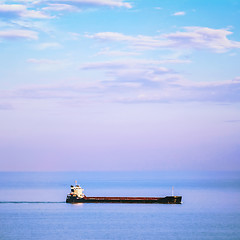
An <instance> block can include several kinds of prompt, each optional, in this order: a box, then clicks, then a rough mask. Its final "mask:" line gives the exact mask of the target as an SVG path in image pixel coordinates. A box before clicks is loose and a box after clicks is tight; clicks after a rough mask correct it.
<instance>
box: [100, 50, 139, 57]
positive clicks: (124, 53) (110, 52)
mask: <svg viewBox="0 0 240 240" xmlns="http://www.w3.org/2000/svg"><path fill="white" fill-rule="evenodd" d="M139 54H140V53H139V52H131V51H121V50H110V49H109V48H105V49H102V50H101V51H99V52H98V53H97V55H106V56H136V55H139Z"/></svg>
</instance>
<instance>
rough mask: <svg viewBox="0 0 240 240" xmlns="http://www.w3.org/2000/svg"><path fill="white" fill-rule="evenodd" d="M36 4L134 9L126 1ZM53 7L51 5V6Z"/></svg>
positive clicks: (72, 0) (69, 0) (58, 0)
mask: <svg viewBox="0 0 240 240" xmlns="http://www.w3.org/2000/svg"><path fill="white" fill-rule="evenodd" d="M35 3H38V4H41V3H45V4H46V3H47V4H68V5H73V6H78V7H101V6H106V7H124V8H132V5H131V4H130V3H129V2H127V1H124V0H52V1H49V0H39V1H36V2H35ZM50 6H51V5H50Z"/></svg>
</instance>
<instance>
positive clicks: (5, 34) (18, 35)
mask: <svg viewBox="0 0 240 240" xmlns="http://www.w3.org/2000/svg"><path fill="white" fill-rule="evenodd" d="M0 38H2V39H12V40H15V39H32V40H37V39H38V33H37V32H35V31H30V30H19V29H16V30H14V29H12V30H5V31H0Z"/></svg>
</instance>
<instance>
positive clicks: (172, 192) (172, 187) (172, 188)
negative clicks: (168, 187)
mask: <svg viewBox="0 0 240 240" xmlns="http://www.w3.org/2000/svg"><path fill="white" fill-rule="evenodd" d="M173 191H174V187H173V186H172V196H174V194H173Z"/></svg>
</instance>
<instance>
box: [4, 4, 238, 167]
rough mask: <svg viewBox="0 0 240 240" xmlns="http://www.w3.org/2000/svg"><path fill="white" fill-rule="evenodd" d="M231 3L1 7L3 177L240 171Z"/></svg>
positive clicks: (235, 6)
mask: <svg viewBox="0 0 240 240" xmlns="http://www.w3.org/2000/svg"><path fill="white" fill-rule="evenodd" d="M239 16H240V1H238V0H210V1H202V0H171V1H170V0H1V1H0V171H144V170H147V171H153V170H164V171H165V170H176V171H178V170H201V171H202V170H210V171H215V170H216V171H223V170H226V171H233V170H240V65H239V63H240V17H239Z"/></svg>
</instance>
